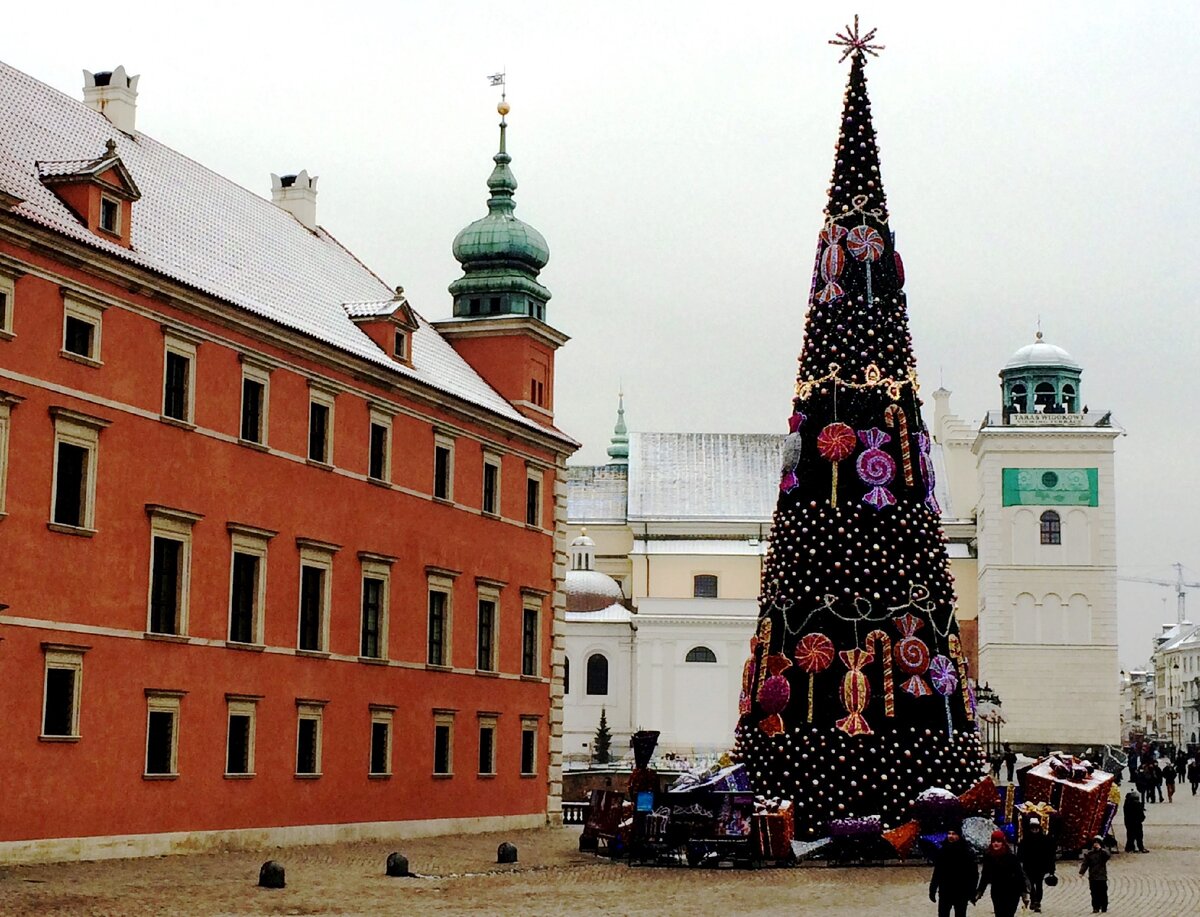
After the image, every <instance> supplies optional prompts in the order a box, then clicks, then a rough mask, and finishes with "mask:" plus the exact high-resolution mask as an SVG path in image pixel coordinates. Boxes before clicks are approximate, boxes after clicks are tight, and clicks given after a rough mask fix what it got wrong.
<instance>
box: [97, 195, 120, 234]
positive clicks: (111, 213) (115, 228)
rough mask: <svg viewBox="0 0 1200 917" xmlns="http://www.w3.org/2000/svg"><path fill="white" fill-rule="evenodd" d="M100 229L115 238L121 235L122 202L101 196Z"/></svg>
mask: <svg viewBox="0 0 1200 917" xmlns="http://www.w3.org/2000/svg"><path fill="white" fill-rule="evenodd" d="M100 228H101V229H103V230H104V231H105V232H108V233H112V234H113V235H114V236H119V235H120V234H121V202H120V201H118V200H116V199H115V198H111V197H108V196H107V195H101V196H100Z"/></svg>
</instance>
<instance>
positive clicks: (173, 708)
mask: <svg viewBox="0 0 1200 917" xmlns="http://www.w3.org/2000/svg"><path fill="white" fill-rule="evenodd" d="M186 694H187V692H186V691H173V690H167V689H162V688H146V689H145V695H146V747H145V750H144V751H145V753H144V755H143V769H142V779H143V780H174V779H176V778H178V777H179V725H180V719H181V717H180V711H181V706H182V705H181V703H180V702H181V701H182V699H183V697H184V696H185V695H186ZM153 713H169V714H171V748H170V752H169V759H170V760H169V762H168V769H167V770H165V771H151V770H150V723H151V714H153Z"/></svg>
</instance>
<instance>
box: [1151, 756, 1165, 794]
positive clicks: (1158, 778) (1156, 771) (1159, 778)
mask: <svg viewBox="0 0 1200 917" xmlns="http://www.w3.org/2000/svg"><path fill="white" fill-rule="evenodd" d="M1150 774H1151V779H1152V781H1153V787H1154V792H1156V793H1157V794H1158V801H1159V802H1162V801H1163V769H1162V765H1161V764H1159V763H1158V762H1157V761H1155V762H1154V763H1153V764H1152V765H1150Z"/></svg>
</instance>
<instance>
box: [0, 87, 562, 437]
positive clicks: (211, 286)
mask: <svg viewBox="0 0 1200 917" xmlns="http://www.w3.org/2000/svg"><path fill="white" fill-rule="evenodd" d="M110 140H111V141H113V142H114V143H115V144H116V147H115V153H116V155H117V156H118V157H119V158H120V161H121V163H122V164H123V165H124V166H125V168H126V169H127V170H128V172H129V174H130V175H131V176H132V177H133V179H134V181H136V183H137V187H138V188H139V190H140V191H141V195H142V197H141V199H140V200H139V201H137V202H136V203H135V204H134V205H133V208H132V220H131V225H130V236H131V244H132V248H124V247H123V246H121V245H118V244H116V243H114V242H111V241H109V240H107V239H103V238H101V237H99V236H98V235H96V234H95V233H93V232H91V231H89V230H88V228H87V226H85V225H83V224H82V223H81V222H80V221H79V220H78V219H77V218H76V217H75V215H74V214H73V213H72V212H71V211H70V210H69V209H68V208H67V206H66V205H65V204H64V203H63V202H62V201H61V200H60V199H59V198H58V197H57V196H56V195H55V194H54V192H53V191H51V190H50V188H48V187H47V186H46V185H45V184H44V183H43V182H42V180H41V177H42V176H46V175H49V174H50V173H49V172H47V171H46V170H47V169H50V168H54V169H58V168H62V169H70V168H71V167H75V168H78V167H80V166H81V165H86V164H88V163H93V162H95V161H96V159H97V157H100V156H102V155H103V154H104V151H105V144H106V143H107V142H108V141H110ZM39 163H40V165H39ZM39 170H41V174H40V175H39ZM264 184H265V183H264ZM0 192H6V193H7V194H10V195H13V196H15V197H17V198H18V199H20V203H19V204H17V205H16V206H15V207H13V208H12V212H13V213H16V214H18V215H20V216H22V217H24V218H25V219H27V220H30V221H31V222H33V223H37V224H39V225H41V226H43V227H46V228H47V229H50V230H53V231H54V232H57V233H60V234H61V235H63V236H66V237H68V238H70V239H73V240H75V241H77V242H81V243H83V244H85V245H88V246H90V247H92V248H95V249H98V250H100V251H103V252H105V253H106V254H108V255H111V256H113V257H115V258H119V259H123V260H125V261H128V262H131V263H132V264H135V265H137V266H139V267H142V268H145V269H148V270H151V271H154V272H157V273H159V274H161V275H163V276H166V277H168V278H170V279H172V280H175V281H178V282H180V283H183V284H186V285H187V286H190V287H192V288H194V289H196V290H199V291H201V292H203V293H206V294H209V295H211V296H214V297H216V298H218V299H221V300H224V301H226V302H228V303H231V304H233V305H235V306H237V307H239V308H241V309H244V310H246V311H247V312H251V313H253V314H255V315H258V316H262V317H263V318H266V319H269V320H270V321H273V322H277V323H278V324H280V325H284V326H287V327H288V328H291V329H293V330H295V331H298V332H300V333H302V334H305V335H308V336H310V337H313V338H316V339H317V340H319V341H322V342H324V343H326V344H329V345H331V346H333V347H336V348H338V349H339V350H342V351H344V352H345V353H347V354H350V355H351V356H353V357H356V358H358V359H361V360H365V361H367V362H369V363H372V364H375V365H377V366H379V367H382V368H384V369H386V370H388V371H390V372H394V373H395V374H396V375H397V376H407V377H410V378H415V379H417V380H419V381H420V382H422V383H425V384H427V385H429V386H431V387H433V388H435V389H438V390H440V391H443V392H445V393H447V394H449V395H452V396H454V397H457V398H461V399H463V400H465V401H468V402H471V403H473V404H475V405H478V406H480V407H482V408H486V409H487V410H489V411H492V412H494V413H495V414H498V415H500V416H502V417H504V418H506V419H508V420H510V421H513V422H515V423H518V424H521V425H522V426H526V427H530V428H534V429H538V430H542V431H544V432H546V433H548V434H549V435H552V436H558V437H562V434H558V433H556V432H555V431H553V430H547V429H546V428H545V427H542V426H541V425H539V424H537V423H536V422H534V421H532V420H529V419H528V418H526V417H524V416H523V415H522V414H520V413H519V412H518V411H517V410H516V409H515V408H514V407H513V406H512V405H511V404H510V403H509V402H508V401H506V400H505V399H504V398H503V397H501V396H500V395H499V394H498V393H497V392H496V391H495V390H494V389H492V388H491V386H489V385H488V384H487V383H486V382H485V381H484V380H483V379H482V378H481V377H480V376H479V374H478V373H476V372H475V370H474V369H472V368H471V366H470V365H469V364H468V363H467V362H466V361H465V360H463V359H462V358H461V357H460V356H459V355H458V353H457V352H456V351H455V350H454V349H453V348H452V347H451V346H450V344H449V343H447V342H446V341H445V340H444V339H443V338H442V337H441V335H439V334H438V333H437V331H435V330H434V329H433V328H432V327H431V326H430V324H429V323H428V322H427V321H425V319H424V318H421V317H420V316H417V319H418V323H419V328H418V330H417V331H416V332H415V333H414V334H413V338H412V345H411V356H412V366H411V367H409V366H406V365H404V364H403V363H400V362H397V361H395V360H393V359H392V358H391V356H390V355H389V354H387V353H385V352H384V351H382V350H381V349H380V348H379V347H378V346H377V345H376V344H375V343H374V342H373V341H372V340H371V338H370V337H368V336H367V334H366V333H365V332H364V331H362V330H361V329H359V328H358V327H357V326H356V325H355V324H354V322H352V321H351V320H350V318H349V316H348V315H347V312H346V310H345V309H344V308H343V306H342V304H343V303H376V304H380V305H382V304H383V303H385V302H391V301H392V300H393V299H394V298H395V294H394V291H393V289H392V287H390V286H388V285H387V284H386V283H384V282H383V280H381V279H380V278H379V277H378V276H376V275H375V274H374V273H373V272H372V271H370V270H369V269H368V268H367V267H366V266H364V265H363V264H362V263H361V262H359V261H358V259H356V258H355V257H354V256H353V255H352V254H350V252H348V251H347V250H346V249H345V248H343V247H342V246H341V244H339V243H338V242H337V240H336V239H334V238H333V237H332V236H331V235H330V234H329V233H328V232H326V231H325V230H324V229H322V228H318V229H316V230H315V231H310V230H309V229H307V228H305V227H304V226H303V225H302V224H301V223H300V222H298V221H297V220H296V219H295V218H294V217H293V216H291V214H289V213H287V212H286V211H284V210H282V209H280V208H279V207H277V206H275V205H274V204H272V203H271V202H270V201H268V200H266V199H265V198H262V197H259V196H258V195H257V194H253V193H251V192H250V191H247V190H246V189H245V188H242V187H240V186H239V185H237V184H235V183H233V182H232V181H229V180H228V179H226V178H223V177H222V176H220V175H217V174H216V173H215V172H212V171H210V170H209V169H206V168H205V167H204V166H202V165H200V164H199V163H196V162H194V161H192V160H191V159H189V158H187V157H186V156H184V155H182V154H181V153H178V152H176V151H175V150H173V149H171V148H170V147H167V146H164V145H163V144H161V143H159V142H158V141H156V140H154V139H153V138H152V137H149V136H147V135H146V134H143V133H141V132H140V131H139V132H137V133H134V134H133V135H127V134H124V133H122V132H121V131H119V130H117V129H116V128H115V127H113V125H112V124H111V123H109V121H108V119H107V118H105V117H104V116H103V115H101V114H99V113H98V112H95V111H92V110H91V109H90V108H88V107H86V106H85V105H84V104H83V103H82V102H80V101H77V100H76V99H73V98H71V97H70V96H67V95H65V94H63V93H61V92H59V91H58V90H56V89H53V88H51V87H49V86H47V85H45V84H44V83H41V82H39V81H37V80H35V79H33V78H32V77H30V76H28V75H27V74H25V73H22V72H21V71H19V70H16V69H14V68H13V67H10V66H8V65H7V64H3V63H0ZM447 242H449V240H447ZM562 438H564V439H565V437H562Z"/></svg>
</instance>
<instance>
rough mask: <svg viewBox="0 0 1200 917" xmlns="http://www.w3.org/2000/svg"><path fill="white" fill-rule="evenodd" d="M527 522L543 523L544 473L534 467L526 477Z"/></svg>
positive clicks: (539, 524)
mask: <svg viewBox="0 0 1200 917" xmlns="http://www.w3.org/2000/svg"><path fill="white" fill-rule="evenodd" d="M525 524H526V525H535V526H538V527H539V528H540V527H541V524H542V473H541V472H540V471H534V470H533V469H530V470H529V476H528V477H527V478H526V479H525Z"/></svg>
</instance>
